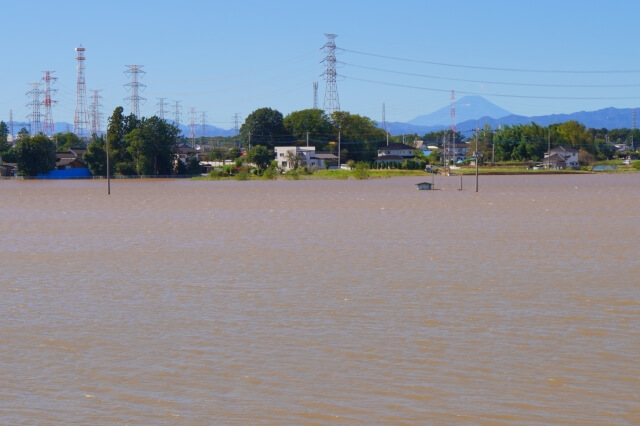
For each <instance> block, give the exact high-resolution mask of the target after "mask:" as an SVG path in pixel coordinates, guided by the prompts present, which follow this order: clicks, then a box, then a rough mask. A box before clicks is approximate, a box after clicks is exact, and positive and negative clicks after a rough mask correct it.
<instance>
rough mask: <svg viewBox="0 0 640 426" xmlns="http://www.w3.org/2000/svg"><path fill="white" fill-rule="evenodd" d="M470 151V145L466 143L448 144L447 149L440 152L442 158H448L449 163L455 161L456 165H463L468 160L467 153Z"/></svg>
mask: <svg viewBox="0 0 640 426" xmlns="http://www.w3.org/2000/svg"><path fill="white" fill-rule="evenodd" d="M468 151H469V144H468V143H466V142H456V143H453V144H452V143H448V144H446V146H445V149H443V150H442V152H440V158H442V157H443V156H444V155H446V157H447V161H453V162H454V164H455V163H461V162H463V161H464V160H466V159H467V152H468Z"/></svg>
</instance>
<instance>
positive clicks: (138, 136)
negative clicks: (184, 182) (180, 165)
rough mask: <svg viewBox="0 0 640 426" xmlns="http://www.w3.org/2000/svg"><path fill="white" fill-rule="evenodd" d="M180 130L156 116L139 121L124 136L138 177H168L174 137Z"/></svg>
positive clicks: (174, 146)
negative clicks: (137, 124)
mask: <svg viewBox="0 0 640 426" xmlns="http://www.w3.org/2000/svg"><path fill="white" fill-rule="evenodd" d="M179 133H180V130H179V129H178V128H177V127H176V126H174V125H172V124H169V123H167V122H166V121H165V120H162V119H160V118H158V117H156V116H153V117H151V118H147V119H144V120H142V121H141V123H140V127H138V128H136V129H134V130H132V131H131V132H129V133H128V134H127V135H125V141H126V142H127V143H128V145H129V146H128V148H127V150H128V151H129V153H130V154H131V156H132V158H133V159H134V164H135V168H136V171H137V173H138V174H140V175H170V174H171V173H172V172H173V168H174V167H173V164H174V159H175V155H174V154H175V148H176V137H177V136H178V134H179Z"/></svg>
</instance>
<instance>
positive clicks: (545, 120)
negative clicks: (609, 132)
mask: <svg viewBox="0 0 640 426" xmlns="http://www.w3.org/2000/svg"><path fill="white" fill-rule="evenodd" d="M455 110H456V128H457V129H458V131H459V132H461V133H463V134H468V133H472V132H473V131H474V129H475V128H476V126H479V127H483V126H484V125H485V124H487V123H488V124H490V125H491V128H493V129H497V128H498V126H500V125H503V126H504V125H509V126H513V125H515V124H530V123H532V122H533V123H536V124H538V125H540V126H548V125H550V124H556V123H564V122H566V121H571V120H575V121H578V122H580V123H582V124H584V125H585V126H586V127H587V128H594V129H602V128H605V129H623V128H627V129H630V128H631V126H632V116H633V108H605V109H600V110H597V111H581V112H574V113H572V114H551V115H541V116H534V117H526V116H522V115H515V114H511V113H510V112H508V111H507V110H504V109H502V108H500V107H499V106H497V105H495V104H493V103H491V102H489V101H487V100H486V99H485V98H483V97H482V96H465V97H464V98H461V99H460V100H458V101H457V102H456V103H455ZM387 126H388V127H389V133H391V134H392V135H394V136H395V135H402V134H412V133H415V134H418V135H424V134H426V133H431V132H438V131H440V130H442V129H448V128H449V127H450V126H451V107H450V106H447V107H444V108H441V109H439V110H437V111H435V112H433V113H431V114H427V115H421V116H418V117H416V118H414V119H412V120H410V121H409V122H408V123H401V122H390V123H387Z"/></svg>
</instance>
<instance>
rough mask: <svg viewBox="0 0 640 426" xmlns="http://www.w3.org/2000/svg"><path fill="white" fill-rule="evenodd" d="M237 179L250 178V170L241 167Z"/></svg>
mask: <svg viewBox="0 0 640 426" xmlns="http://www.w3.org/2000/svg"><path fill="white" fill-rule="evenodd" d="M235 178H236V180H249V170H247V169H241V170H239V171H238V173H236V175H235Z"/></svg>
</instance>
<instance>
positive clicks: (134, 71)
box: [124, 65, 147, 118]
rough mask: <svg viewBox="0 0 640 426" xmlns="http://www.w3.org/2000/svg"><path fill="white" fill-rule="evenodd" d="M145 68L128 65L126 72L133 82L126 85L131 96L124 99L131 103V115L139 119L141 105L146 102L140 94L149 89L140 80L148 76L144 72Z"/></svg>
mask: <svg viewBox="0 0 640 426" xmlns="http://www.w3.org/2000/svg"><path fill="white" fill-rule="evenodd" d="M143 66H144V65H127V68H129V69H128V70H126V71H125V72H124V73H125V74H127V75H128V76H129V78H131V81H130V82H129V83H127V84H125V85H124V86H125V87H126V88H127V89H129V90H130V91H131V96H128V97H126V98H124V100H125V101H128V102H129V103H131V114H133V115H135V116H136V117H137V118H140V103H141V102H142V103H144V101H146V99H145V98H143V97H142V96H140V92H141V91H143V90H144V88H145V87H147V86H146V85H144V84H142V83H140V81H139V79H140V78H141V77H142V76H144V75H145V74H146V72H144V71H142V67H143ZM138 76H139V77H140V78H139V77H138Z"/></svg>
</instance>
